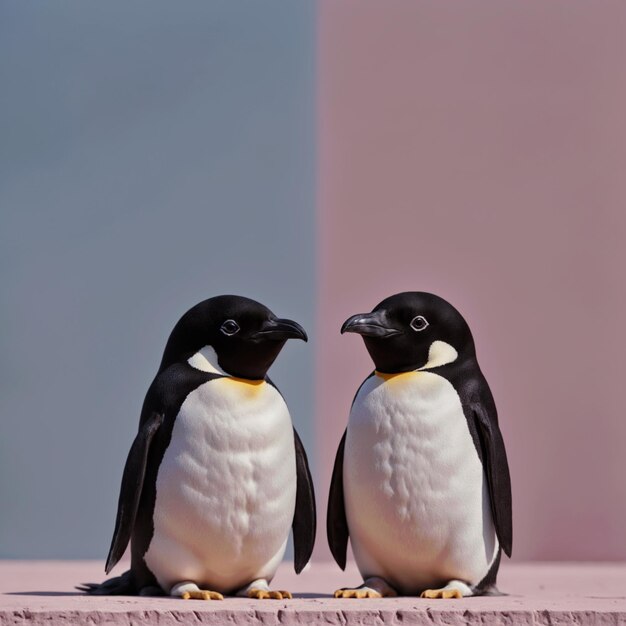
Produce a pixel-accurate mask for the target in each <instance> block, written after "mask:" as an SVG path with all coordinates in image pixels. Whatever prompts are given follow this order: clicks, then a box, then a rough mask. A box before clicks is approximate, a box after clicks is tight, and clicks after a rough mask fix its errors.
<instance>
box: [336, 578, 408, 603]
mask: <svg viewBox="0 0 626 626" xmlns="http://www.w3.org/2000/svg"><path fill="white" fill-rule="evenodd" d="M334 595H335V598H358V599H361V598H395V597H396V596H397V595H398V592H397V591H396V590H395V589H394V588H393V587H392V586H391V585H389V584H388V583H387V581H386V580H385V579H383V578H379V577H378V576H373V577H372V578H368V579H367V580H366V581H365V582H364V583H363V584H362V585H361V586H360V587H355V588H354V589H350V588H349V587H346V588H344V589H337V591H335V594H334Z"/></svg>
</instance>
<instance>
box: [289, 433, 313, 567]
mask: <svg viewBox="0 0 626 626" xmlns="http://www.w3.org/2000/svg"><path fill="white" fill-rule="evenodd" d="M293 438H294V443H295V447H296V475H297V488H296V510H295V512H294V515H293V524H292V526H291V527H292V530H293V547H294V563H293V566H294V569H295V570H296V574H299V573H300V572H301V571H302V569H303V568H304V566H305V565H306V564H307V563H308V562H309V559H310V558H311V554H312V552H313V545H314V544H315V531H316V524H317V517H316V512H315V492H314V490H313V480H312V479H311V471H310V470H309V462H308V460H307V456H306V452H305V450H304V446H303V445H302V442H301V441H300V437H299V436H298V433H297V432H296V429H295V428H294V429H293Z"/></svg>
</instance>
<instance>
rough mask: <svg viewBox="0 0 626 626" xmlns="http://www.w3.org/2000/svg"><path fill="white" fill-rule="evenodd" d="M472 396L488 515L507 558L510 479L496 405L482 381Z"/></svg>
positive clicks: (510, 532) (510, 530) (510, 535)
mask: <svg viewBox="0 0 626 626" xmlns="http://www.w3.org/2000/svg"><path fill="white" fill-rule="evenodd" d="M477 391H478V392H477V393H476V394H473V396H472V401H471V402H470V407H469V408H470V410H471V411H472V414H473V417H474V422H475V424H476V427H477V430H478V438H479V440H480V447H481V450H482V457H483V467H484V469H485V474H486V475H487V482H488V484H489V499H490V500H491V514H492V516H493V522H494V525H495V527H496V534H497V535H498V541H499V543H500V546H501V547H502V549H503V550H504V552H505V554H506V555H507V556H511V549H512V546H513V513H512V498H511V476H510V474H509V464H508V462H507V458H506V450H505V448H504V440H503V439H502V433H501V432H500V427H499V426H498V413H497V411H496V404H495V402H494V400H493V396H492V395H491V391H490V390H489V386H488V385H487V381H486V380H484V379H482V380H481V381H480V383H479V388H478V390H477Z"/></svg>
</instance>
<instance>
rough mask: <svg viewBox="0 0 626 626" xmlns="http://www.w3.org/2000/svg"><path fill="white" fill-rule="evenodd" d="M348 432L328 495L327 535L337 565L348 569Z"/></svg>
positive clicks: (336, 462)
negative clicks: (345, 462) (345, 457)
mask: <svg viewBox="0 0 626 626" xmlns="http://www.w3.org/2000/svg"><path fill="white" fill-rule="evenodd" d="M346 432H347V429H346V430H345V431H344V433H343V437H342V438H341V441H340V442H339V448H338V449H337V456H336V457H335V465H334V467H333V477H332V479H331V481H330V493H329V494H328V513H327V516H326V534H327V536H328V545H329V546H330V551H331V552H332V555H333V557H335V561H337V565H339V567H340V568H341V569H346V554H347V551H348V536H349V534H350V533H349V530H348V520H347V519H346V509H345V505H344V500H343V450H344V447H345V445H346Z"/></svg>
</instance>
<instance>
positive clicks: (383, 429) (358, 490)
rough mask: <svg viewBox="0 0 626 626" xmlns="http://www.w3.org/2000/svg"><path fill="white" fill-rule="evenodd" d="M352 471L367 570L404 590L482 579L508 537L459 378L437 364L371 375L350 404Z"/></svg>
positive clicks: (356, 538)
mask: <svg viewBox="0 0 626 626" xmlns="http://www.w3.org/2000/svg"><path fill="white" fill-rule="evenodd" d="M343 480H344V489H345V505H346V516H347V520H348V526H349V528H350V540H351V543H352V548H353V551H354V556H355V559H356V561H357V564H358V566H359V570H360V571H361V574H362V575H363V576H364V577H365V578H367V577H369V576H380V577H382V578H385V579H386V580H387V581H388V582H389V583H390V584H392V585H393V586H394V587H396V588H397V589H398V590H400V591H402V592H403V593H415V592H419V591H420V590H423V589H425V588H427V587H433V586H437V585H439V584H446V583H447V582H448V581H450V580H452V579H458V580H462V581H465V582H467V583H469V584H470V585H474V584H477V583H478V582H480V581H481V580H482V578H483V577H484V576H485V575H486V573H487V572H488V570H489V567H490V565H491V563H492V561H493V559H494V558H495V555H496V553H497V549H498V545H497V540H496V536H495V529H494V526H493V522H492V517H491V509H490V503H489V492H488V486H487V482H486V479H485V475H484V472H483V468H482V464H481V462H480V459H479V458H478V454H477V452H476V448H475V446H474V443H473V441H472V437H471V435H470V432H469V428H468V425H467V420H466V419H465V416H464V415H463V409H462V406H461V401H460V399H459V397H458V394H457V393H456V391H455V389H454V387H453V386H452V385H451V384H450V383H449V382H448V381H447V380H446V379H445V378H443V377H441V376H438V375H436V374H433V373H430V372H409V373H407V374H402V375H399V376H394V377H393V378H390V379H389V380H387V381H385V380H383V379H382V378H381V377H379V376H377V375H376V376H373V377H372V378H370V379H369V380H368V381H366V383H365V384H364V385H363V387H362V388H361V390H360V392H359V394H358V395H357V398H356V400H355V402H354V405H353V407H352V411H351V413H350V420H349V424H348V433H347V436H346V445H345V453H344V466H343Z"/></svg>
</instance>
